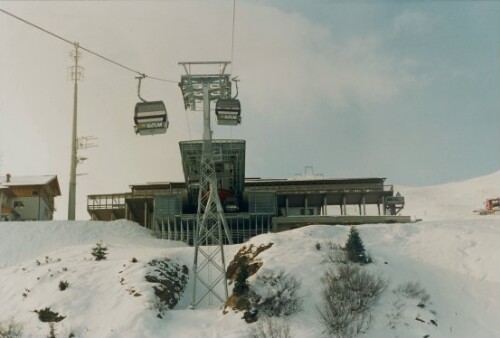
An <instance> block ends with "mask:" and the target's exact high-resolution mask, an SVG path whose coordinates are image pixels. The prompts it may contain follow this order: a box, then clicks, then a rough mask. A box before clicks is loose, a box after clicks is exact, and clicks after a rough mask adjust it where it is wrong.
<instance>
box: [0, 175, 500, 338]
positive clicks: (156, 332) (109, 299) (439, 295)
mask: <svg viewBox="0 0 500 338" xmlns="http://www.w3.org/2000/svg"><path fill="white" fill-rule="evenodd" d="M499 183H500V172H498V173H495V174H492V175H489V176H485V177H481V178H477V179H474V180H470V181H467V182H461V183H453V184H447V185H442V186H436V187H425V188H409V187H397V189H398V190H399V191H401V193H402V194H403V195H404V196H405V197H406V203H407V207H406V209H405V214H406V215H411V216H414V217H416V218H422V219H423V221H422V222H418V223H413V224H391V225H365V226H359V227H358V228H359V231H360V233H361V237H362V238H363V240H364V243H365V246H366V248H367V249H368V251H369V252H370V254H371V256H372V257H373V259H374V263H373V264H370V265H368V266H367V267H366V268H367V269H369V270H371V271H373V272H375V273H380V274H382V275H384V276H386V277H388V278H389V279H390V286H389V288H388V289H387V291H386V292H385V293H384V294H383V296H382V298H381V299H380V301H379V303H378V305H377V307H376V308H375V310H374V312H373V315H374V320H373V323H372V326H371V329H370V330H369V331H368V332H367V333H366V334H364V335H363V337H424V336H426V335H429V337H500V321H499V320H498V319H499V318H500V317H499V314H500V302H499V301H498V300H500V269H499V267H500V266H499V263H500V245H498V243H500V216H475V215H474V214H473V213H472V210H473V209H476V208H479V207H481V206H482V202H483V201H484V199H486V198H487V197H492V196H496V194H497V193H498V191H496V190H495V187H498V186H500V184H499ZM348 230H349V229H348V228H347V227H342V226H325V225H313V226H309V227H305V228H302V229H297V230H293V231H289V232H285V233H279V234H267V235H262V236H258V237H255V238H253V239H252V240H251V242H252V243H255V244H257V245H258V244H267V243H269V242H273V243H274V245H273V247H272V248H270V249H269V250H267V251H264V252H263V253H262V254H261V255H260V257H261V258H262V260H263V262H264V266H263V268H265V269H272V270H279V269H283V270H285V271H286V272H288V273H290V274H291V275H293V276H295V277H296V278H297V279H299V280H300V281H301V282H302V287H301V291H300V292H301V294H302V295H303V297H304V304H303V311H301V312H300V313H298V314H295V315H293V316H291V317H289V318H287V321H288V323H289V325H290V327H291V332H292V336H293V337H321V336H322V327H321V325H320V321H319V316H318V313H317V309H316V307H317V306H318V305H320V304H321V295H320V289H321V284H320V278H321V276H322V275H323V273H324V271H325V269H326V268H327V264H325V263H324V260H325V254H326V251H327V245H326V244H327V242H333V243H339V244H343V243H345V240H346V238H347V234H348ZM0 233H1V234H2V236H1V237H0V285H1V287H0V322H1V321H5V320H8V319H9V318H13V319H14V320H15V321H17V322H21V323H22V324H23V327H24V331H23V332H24V334H23V337H46V336H47V335H48V333H49V327H48V325H47V324H46V323H42V322H40V321H39V320H38V316H37V314H36V313H34V312H33V311H34V310H39V309H43V308H45V307H51V309H52V310H53V311H56V312H58V313H59V314H60V315H63V316H66V318H65V319H64V320H63V321H61V322H60V323H58V324H57V325H56V332H57V336H58V337H68V336H69V334H70V333H74V334H75V336H76V337H247V336H248V333H249V331H250V330H251V328H252V325H248V324H246V323H245V322H244V321H243V320H242V319H241V313H238V314H236V313H229V314H226V315H223V314H222V312H221V311H220V310H219V309H198V310H190V309H188V304H189V302H190V291H191V284H188V288H187V292H186V294H185V296H184V298H183V299H182V300H181V302H180V303H179V304H178V305H177V307H176V308H174V309H173V310H170V311H168V313H167V315H166V316H164V318H163V319H159V318H157V317H156V312H154V311H152V310H150V307H151V300H152V299H153V289H152V287H151V284H150V283H148V282H146V281H145V279H144V274H145V272H146V270H147V267H146V263H147V262H148V261H150V260H151V259H153V258H158V257H169V258H170V259H171V260H173V261H176V262H179V263H180V264H186V265H187V266H188V267H189V268H191V265H192V258H193V249H192V248H189V247H187V246H186V245H184V244H183V243H179V242H168V241H161V240H157V239H155V238H153V237H152V236H151V235H150V233H149V232H148V231H147V230H146V229H143V228H141V227H138V226H137V225H135V224H134V223H131V222H126V221H115V222H109V223H105V222H63V221H57V222H30V223H0ZM99 241H102V242H103V243H105V244H106V245H107V246H108V249H109V255H108V258H107V260H104V261H95V260H92V259H91V257H92V256H91V249H92V247H94V246H95V245H96V243H97V242H99ZM317 243H319V244H320V247H321V249H320V250H318V249H317ZM240 247H241V246H240V245H234V246H230V247H227V248H226V261H227V262H229V261H230V260H231V259H232V258H233V256H234V254H235V253H236V252H237V250H238V249H239V248H240ZM132 258H136V259H137V261H138V262H137V263H132V262H131V260H132ZM253 278H255V277H251V278H250V281H252V279H253ZM61 280H64V281H68V283H69V287H68V289H66V290H64V291H60V290H59V287H58V285H59V282H60V281H61ZM406 281H419V282H420V283H421V284H422V285H423V286H424V287H425V289H426V290H427V292H428V293H429V294H430V296H431V299H430V304H429V305H428V306H426V308H424V309H422V308H419V307H417V306H416V303H415V302H414V301H412V300H408V299H405V298H404V299H402V298H400V297H399V298H398V296H396V295H395V294H394V293H393V292H392V290H393V289H394V288H396V287H397V286H398V285H399V284H401V283H403V282H406ZM416 318H419V319H421V320H423V322H422V321H419V320H416ZM431 319H432V320H435V321H436V322H437V324H438V325H437V326H436V325H433V324H431V323H430V320H431Z"/></svg>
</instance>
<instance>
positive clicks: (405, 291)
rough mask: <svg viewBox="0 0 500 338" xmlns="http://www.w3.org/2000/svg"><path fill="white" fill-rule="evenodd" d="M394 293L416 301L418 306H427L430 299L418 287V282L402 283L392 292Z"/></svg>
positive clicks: (420, 286)
mask: <svg viewBox="0 0 500 338" xmlns="http://www.w3.org/2000/svg"><path fill="white" fill-rule="evenodd" d="M394 293H395V294H399V295H401V296H404V297H406V298H409V299H418V301H419V305H420V306H425V305H427V304H428V303H429V300H430V299H431V295H429V293H427V291H426V290H425V288H424V287H423V286H422V285H420V282H406V283H403V284H401V285H399V286H398V287H397V288H396V289H395V290H394Z"/></svg>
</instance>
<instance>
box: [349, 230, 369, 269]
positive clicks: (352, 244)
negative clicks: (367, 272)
mask: <svg viewBox="0 0 500 338" xmlns="http://www.w3.org/2000/svg"><path fill="white" fill-rule="evenodd" d="M345 250H346V253H347V258H348V259H349V260H350V261H351V262H354V263H369V262H370V258H369V257H368V255H367V253H366V250H365V246H364V245H363V241H362V240H361V237H360V236H359V232H358V229H356V227H351V231H350V232H349V237H348V238H347V242H346V244H345Z"/></svg>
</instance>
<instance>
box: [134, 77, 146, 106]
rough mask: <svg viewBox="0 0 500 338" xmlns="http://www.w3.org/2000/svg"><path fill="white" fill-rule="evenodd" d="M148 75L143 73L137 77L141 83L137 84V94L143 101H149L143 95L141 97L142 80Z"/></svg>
mask: <svg viewBox="0 0 500 338" xmlns="http://www.w3.org/2000/svg"><path fill="white" fill-rule="evenodd" d="M146 77H147V75H146V74H141V75H140V76H137V77H136V79H138V80H139V84H138V85H137V96H138V97H139V99H140V100H141V101H142V102H148V101H146V100H144V99H143V98H142V97H141V81H142V80H143V79H145V78H146Z"/></svg>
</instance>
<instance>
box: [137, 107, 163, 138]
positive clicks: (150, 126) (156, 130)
mask: <svg viewBox="0 0 500 338" xmlns="http://www.w3.org/2000/svg"><path fill="white" fill-rule="evenodd" d="M134 122H135V126H134V129H135V133H136V134H139V135H155V134H165V132H166V131H167V128H168V117H167V110H166V108H165V104H163V101H152V102H138V103H137V104H136V105H135V113H134Z"/></svg>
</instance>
